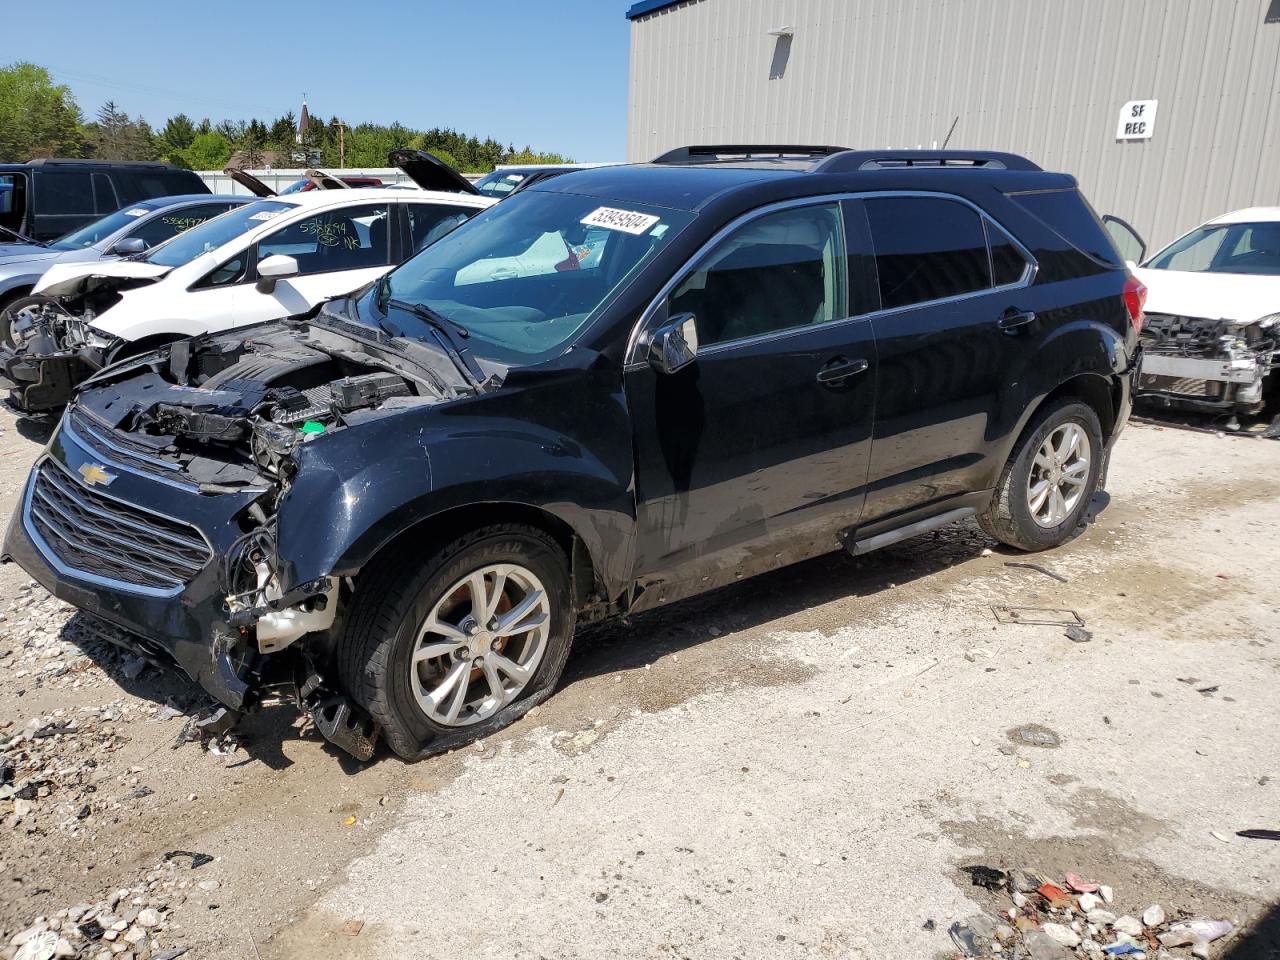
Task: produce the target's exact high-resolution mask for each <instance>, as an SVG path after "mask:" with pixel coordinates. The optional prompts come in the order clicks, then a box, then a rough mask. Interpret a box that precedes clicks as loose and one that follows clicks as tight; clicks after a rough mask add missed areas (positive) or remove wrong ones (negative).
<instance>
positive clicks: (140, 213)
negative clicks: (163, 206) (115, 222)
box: [124, 207, 147, 217]
mask: <svg viewBox="0 0 1280 960" xmlns="http://www.w3.org/2000/svg"><path fill="white" fill-rule="evenodd" d="M124 215H125V216H126V217H145V216H146V215H147V211H146V210H144V209H142V207H134V208H133V209H132V210H126V211H125V212H124Z"/></svg>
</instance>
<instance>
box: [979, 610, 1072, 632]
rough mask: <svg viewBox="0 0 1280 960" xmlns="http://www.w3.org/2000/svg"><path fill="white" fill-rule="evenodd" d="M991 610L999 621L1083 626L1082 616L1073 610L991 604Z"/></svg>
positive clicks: (1038, 624)
mask: <svg viewBox="0 0 1280 960" xmlns="http://www.w3.org/2000/svg"><path fill="white" fill-rule="evenodd" d="M991 612H992V613H994V614H995V616H996V620H997V621H999V622H1000V623H1023V624H1027V625H1030V626H1043V627H1083V626H1084V617H1082V616H1080V614H1078V613H1076V612H1075V611H1074V610H1062V609H1057V608H1054V607H1006V606H993V607H992V608H991Z"/></svg>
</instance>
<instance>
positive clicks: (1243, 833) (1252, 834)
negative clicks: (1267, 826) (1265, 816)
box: [1236, 830, 1280, 840]
mask: <svg viewBox="0 0 1280 960" xmlns="http://www.w3.org/2000/svg"><path fill="white" fill-rule="evenodd" d="M1236 836H1237V837H1244V838H1245V839H1246V840H1280V830H1237V831H1236Z"/></svg>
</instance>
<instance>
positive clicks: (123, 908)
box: [0, 858, 199, 960]
mask: <svg viewBox="0 0 1280 960" xmlns="http://www.w3.org/2000/svg"><path fill="white" fill-rule="evenodd" d="M191 896H199V894H198V893H197V892H196V890H195V889H194V888H193V884H192V882H191V881H190V880H188V879H185V878H184V876H183V874H182V872H181V871H180V870H179V868H178V867H177V865H176V864H174V863H173V862H172V861H171V860H169V859H168V858H166V859H164V860H162V861H161V862H160V863H159V864H157V865H156V866H155V867H154V868H153V869H151V870H150V871H148V872H147V874H146V875H145V876H144V877H143V879H142V880H141V882H139V883H137V884H135V885H134V886H133V887H125V888H121V889H118V890H115V891H112V892H110V893H108V894H106V895H105V896H103V897H102V898H101V899H99V900H93V901H85V902H82V903H77V904H75V905H73V906H69V907H65V908H63V909H61V910H58V911H57V912H56V913H53V914H51V915H49V916H42V917H37V918H36V919H35V920H33V921H32V922H31V923H30V925H29V926H26V927H24V928H23V929H20V930H18V932H17V933H14V934H13V935H12V936H11V937H8V939H7V941H5V943H4V945H3V946H0V956H3V957H6V958H7V957H12V958H13V960H54V958H63V957H78V958H82V960H177V958H178V957H181V956H182V955H183V954H185V953H186V952H187V948H186V947H183V946H180V945H178V944H176V943H175V940H176V938H177V933H178V925H177V924H176V923H175V922H174V921H173V917H172V911H173V910H174V908H175V907H177V906H179V905H181V904H182V903H184V902H186V900H187V899H188V897H191ZM9 951H12V952H9Z"/></svg>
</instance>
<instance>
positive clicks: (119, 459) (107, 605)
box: [4, 417, 262, 709]
mask: <svg viewBox="0 0 1280 960" xmlns="http://www.w3.org/2000/svg"><path fill="white" fill-rule="evenodd" d="M122 454H123V451H121V450H120V448H119V447H116V446H114V445H112V444H110V442H109V441H107V440H105V438H104V437H102V436H101V435H99V434H97V433H96V432H95V431H94V429H93V428H92V426H91V425H89V424H86V423H83V422H81V421H79V420H78V419H76V418H72V417H64V418H63V420H62V423H61V424H59V427H58V429H57V431H56V432H55V433H54V436H53V438H52V440H50V442H49V446H48V448H47V450H46V451H45V453H44V454H43V455H42V456H41V457H40V459H39V460H38V461H37V462H36V465H35V466H34V467H33V468H32V471H31V476H30V478H29V479H28V481H27V485H26V489H25V491H24V492H23V496H22V501H21V503H20V505H19V508H18V511H17V512H16V513H15V515H14V517H13V519H12V520H11V521H10V524H9V530H8V533H7V535H6V536H5V543H4V556H5V557H6V558H9V559H12V560H15V561H17V563H18V564H19V565H20V566H21V567H22V568H23V569H24V570H26V571H27V573H29V574H30V575H31V576H32V577H34V578H35V579H36V580H37V581H39V583H40V584H41V585H42V586H44V587H45V589H47V590H48V591H49V592H50V593H52V594H53V595H54V596H56V597H59V598H60V599H62V600H65V601H67V602H68V603H71V604H73V605H74V606H76V607H79V608H80V609H81V610H84V611H86V612H87V613H90V614H92V615H94V616H97V617H100V618H102V619H103V620H107V621H109V622H111V623H114V624H116V625H118V626H120V627H124V628H125V629H126V630H128V631H130V632H132V633H133V634H136V635H137V637H138V641H137V646H138V647H139V648H140V650H141V652H144V653H146V654H148V655H149V656H152V657H160V658H164V659H168V660H170V661H171V662H173V663H175V664H177V665H178V666H179V667H181V668H182V669H183V670H184V671H185V672H186V673H187V675H188V676H190V677H191V679H193V680H194V681H195V682H196V683H198V684H199V685H200V686H201V687H203V688H204V689H205V690H206V691H208V692H209V693H210V694H212V695H213V696H214V697H216V698H217V699H218V700H219V701H221V702H222V703H224V704H226V705H227V706H229V707H233V708H235V709H242V708H243V707H244V706H246V705H247V704H246V700H247V699H250V698H251V692H252V691H251V689H250V685H249V683H248V682H247V679H246V677H247V667H248V665H249V664H250V663H251V662H252V660H253V651H252V650H251V649H250V646H249V645H250V635H251V629H250V628H247V627H246V628H240V627H233V626H231V624H230V622H229V616H228V612H227V610H226V607H225V597H224V595H223V589H222V586H221V583H220V573H219V568H220V565H221V560H222V558H223V557H224V556H225V555H226V553H227V551H228V549H229V548H230V547H231V545H232V542H233V541H234V540H235V539H236V537H237V536H238V535H239V533H240V529H239V526H238V525H237V523H236V516H237V514H239V513H240V512H241V511H242V510H244V509H245V508H246V507H247V506H248V505H249V504H250V503H251V502H252V501H253V500H254V499H255V498H256V497H257V496H259V495H260V494H261V492H262V491H261V490H254V489H247V490H242V491H236V492H233V493H218V494H213V495H210V494H207V493H201V492H200V490H199V488H198V487H197V486H195V485H194V484H192V483H190V482H188V481H185V480H184V479H182V478H181V476H180V475H179V474H178V473H177V472H176V471H175V470H174V469H173V467H172V465H170V464H166V463H163V462H161V461H156V460H151V459H149V458H142V457H134V456H132V455H127V454H125V455H122ZM137 504H146V505H147V506H146V509H143V508H141V507H139V506H136V505H137Z"/></svg>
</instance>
